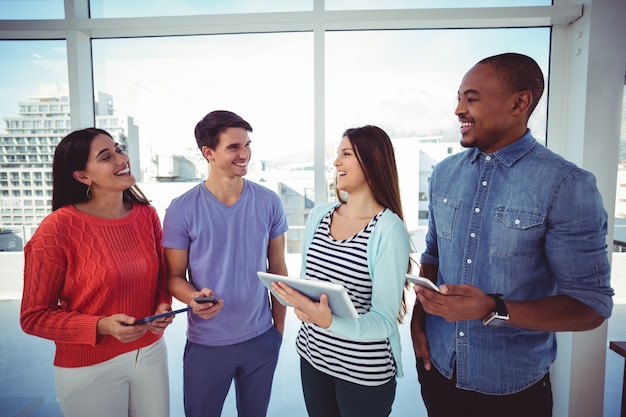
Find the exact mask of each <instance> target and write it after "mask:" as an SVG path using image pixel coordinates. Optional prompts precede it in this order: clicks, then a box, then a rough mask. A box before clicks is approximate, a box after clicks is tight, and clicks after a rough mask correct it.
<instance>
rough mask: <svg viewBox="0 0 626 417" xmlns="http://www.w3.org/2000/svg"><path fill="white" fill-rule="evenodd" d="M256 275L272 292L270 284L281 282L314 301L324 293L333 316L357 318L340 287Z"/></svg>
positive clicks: (331, 284) (311, 281)
mask: <svg viewBox="0 0 626 417" xmlns="http://www.w3.org/2000/svg"><path fill="white" fill-rule="evenodd" d="M257 275H258V276H259V279H260V280H261V282H262V283H263V285H265V286H266V287H267V288H268V289H269V290H270V291H272V282H277V281H281V282H284V283H285V284H287V285H289V286H290V287H291V288H293V289H294V290H297V291H299V292H301V293H302V294H304V295H306V296H307V297H309V298H310V299H312V300H314V301H319V299H320V296H321V295H322V294H323V293H326V294H327V295H328V305H329V307H330V310H331V311H332V313H333V314H334V315H336V316H340V317H350V318H357V317H358V316H359V314H358V313H357V311H356V308H354V304H352V301H351V300H350V296H349V295H348V291H347V290H346V289H345V288H344V287H343V286H342V285H339V284H335V283H332V282H326V281H315V280H310V279H304V278H293V277H286V276H283V275H276V274H270V273H269V272H262V271H259V272H257ZM272 294H273V295H274V297H276V298H277V299H278V301H280V303H281V304H283V305H289V304H287V303H285V301H284V300H282V299H281V298H280V297H279V296H277V295H276V294H274V292H273V291H272Z"/></svg>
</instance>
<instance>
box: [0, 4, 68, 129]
mask: <svg viewBox="0 0 626 417" xmlns="http://www.w3.org/2000/svg"><path fill="white" fill-rule="evenodd" d="M15 3H18V2H15ZM25 3H28V2H25ZM42 3H45V2H42ZM0 4H5V3H4V2H0ZM0 68H2V77H0V91H2V95H1V96H0V117H2V118H7V117H11V118H15V117H20V118H21V115H20V111H21V110H23V109H21V108H20V104H19V103H20V102H22V103H23V102H25V101H27V100H29V101H31V100H33V99H30V97H40V99H43V97H46V96H53V95H54V94H56V91H57V87H58V85H65V86H67V82H68V75H67V53H66V47H65V42H64V41H0ZM29 105H38V103H36V104H29ZM0 133H6V129H4V126H1V127H0Z"/></svg>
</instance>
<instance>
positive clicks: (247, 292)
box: [163, 181, 288, 346]
mask: <svg viewBox="0 0 626 417" xmlns="http://www.w3.org/2000/svg"><path fill="white" fill-rule="evenodd" d="M287 229H288V225H287V216H286V214H285V209H284V207H283V204H282V202H281V200H280V198H279V197H278V195H277V194H276V193H275V192H273V191H271V190H269V189H267V188H265V187H263V186H261V185H259V184H256V183H253V182H250V181H245V183H244V187H243V192H242V193H241V197H240V198H239V200H238V201H237V202H236V203H235V204H233V205H232V206H226V205H224V204H223V203H222V202H221V201H219V200H218V199H217V198H215V196H213V195H212V194H211V193H210V192H209V190H207V188H206V187H205V185H204V183H200V184H198V185H197V186H195V187H194V188H192V189H191V190H189V191H187V192H186V193H184V194H182V195H181V196H180V197H177V198H175V199H174V200H172V203H171V204H170V206H169V207H168V209H167V211H166V213H165V218H164V221H163V245H164V246H165V247H166V248H171V249H184V250H188V251H189V267H188V273H189V275H190V280H191V282H192V283H193V285H194V286H195V287H196V288H197V289H201V288H203V287H207V288H210V289H212V290H213V291H214V292H215V296H216V298H223V299H224V307H223V308H222V310H221V311H220V313H219V314H218V315H217V316H215V317H213V318H210V319H208V320H204V319H202V318H200V317H198V316H197V315H195V314H193V313H191V312H190V313H189V314H188V326H187V338H188V339H189V340H190V341H191V342H194V343H200V344H203V345H209V346H224V345H230V344H234V343H239V342H242V341H246V340H249V339H252V338H254V337H256V336H258V335H260V334H263V333H264V332H266V331H267V330H268V329H269V328H270V327H271V326H272V325H273V324H272V314H271V310H270V306H269V294H268V291H267V289H266V288H265V287H264V286H263V284H262V283H261V281H260V280H259V279H258V277H257V275H256V272H257V271H265V270H266V269H267V247H268V244H269V241H270V239H274V238H276V237H278V236H280V235H282V234H283V233H285V232H286V231H287Z"/></svg>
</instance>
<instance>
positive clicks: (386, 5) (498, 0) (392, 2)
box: [325, 0, 552, 10]
mask: <svg viewBox="0 0 626 417" xmlns="http://www.w3.org/2000/svg"><path fill="white" fill-rule="evenodd" d="M325 4H326V9H327V10H380V9H448V8H459V7H515V6H550V5H552V1H551V0H325Z"/></svg>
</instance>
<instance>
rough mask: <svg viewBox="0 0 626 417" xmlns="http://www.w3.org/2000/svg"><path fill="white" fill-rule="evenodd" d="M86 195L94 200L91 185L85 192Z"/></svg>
mask: <svg viewBox="0 0 626 417" xmlns="http://www.w3.org/2000/svg"><path fill="white" fill-rule="evenodd" d="M85 195H86V196H87V198H89V199H91V198H93V190H92V189H91V185H88V186H87V191H85Z"/></svg>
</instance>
